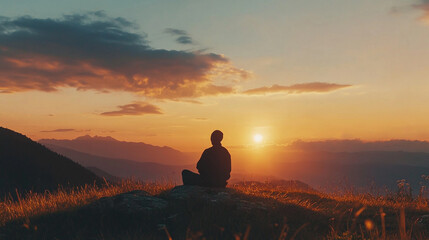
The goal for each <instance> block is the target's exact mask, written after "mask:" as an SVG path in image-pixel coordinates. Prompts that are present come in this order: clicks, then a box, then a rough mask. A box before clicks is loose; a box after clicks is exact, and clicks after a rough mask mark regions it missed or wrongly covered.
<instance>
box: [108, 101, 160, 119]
mask: <svg viewBox="0 0 429 240" xmlns="http://www.w3.org/2000/svg"><path fill="white" fill-rule="evenodd" d="M118 108H119V110H117V111H111V112H103V113H101V114H100V115H103V116H125V115H134V116H135V115H145V114H162V112H161V110H160V109H159V108H158V107H157V106H155V105H152V104H149V103H142V102H135V103H131V104H127V105H121V106H118Z"/></svg>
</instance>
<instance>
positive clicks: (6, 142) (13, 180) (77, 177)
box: [0, 127, 100, 196]
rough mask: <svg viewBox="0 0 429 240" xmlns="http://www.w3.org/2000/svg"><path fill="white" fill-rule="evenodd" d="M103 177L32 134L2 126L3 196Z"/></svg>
mask: <svg viewBox="0 0 429 240" xmlns="http://www.w3.org/2000/svg"><path fill="white" fill-rule="evenodd" d="M97 180H100V179H99V178H98V177H97V176H96V175H95V174H93V173H92V172H91V171H89V170H87V169H85V168H84V167H82V166H81V165H79V164H77V163H75V162H73V161H72V160H70V159H68V158H66V157H64V156H61V155H59V154H57V153H55V152H52V151H51V150H49V149H48V148H46V147H44V146H42V145H41V144H39V143H37V142H34V141H32V140H31V139H30V138H27V137H26V136H24V135H22V134H19V133H17V132H14V131H12V130H9V129H7V128H2V127H0V196H2V195H5V194H7V193H10V192H15V189H17V190H18V191H20V192H22V191H29V190H32V191H34V192H43V191H45V190H55V189H56V188H58V185H61V186H64V187H69V186H82V185H84V184H92V183H94V181H97Z"/></svg>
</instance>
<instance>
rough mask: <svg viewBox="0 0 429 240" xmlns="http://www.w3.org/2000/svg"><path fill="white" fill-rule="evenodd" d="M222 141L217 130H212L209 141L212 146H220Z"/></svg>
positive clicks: (221, 136) (221, 135) (221, 134)
mask: <svg viewBox="0 0 429 240" xmlns="http://www.w3.org/2000/svg"><path fill="white" fill-rule="evenodd" d="M222 139H223V133H222V132H221V131H219V130H214V131H213V132H212V135H211V137H210V140H211V141H212V144H213V146H214V145H220V142H221V141H222Z"/></svg>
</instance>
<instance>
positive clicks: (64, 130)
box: [40, 128, 91, 133]
mask: <svg viewBox="0 0 429 240" xmlns="http://www.w3.org/2000/svg"><path fill="white" fill-rule="evenodd" d="M89 131H91V130H89V129H86V130H76V129H73V128H59V129H54V130H44V131H40V132H45V133H54V132H89Z"/></svg>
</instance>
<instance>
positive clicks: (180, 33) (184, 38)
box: [165, 28, 195, 44]
mask: <svg viewBox="0 0 429 240" xmlns="http://www.w3.org/2000/svg"><path fill="white" fill-rule="evenodd" d="M165 32H166V33H168V34H171V35H173V36H177V38H176V42H178V43H180V44H195V42H194V40H193V39H192V38H191V36H190V35H189V33H188V32H186V31H185V30H181V29H175V28H167V29H165Z"/></svg>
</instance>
